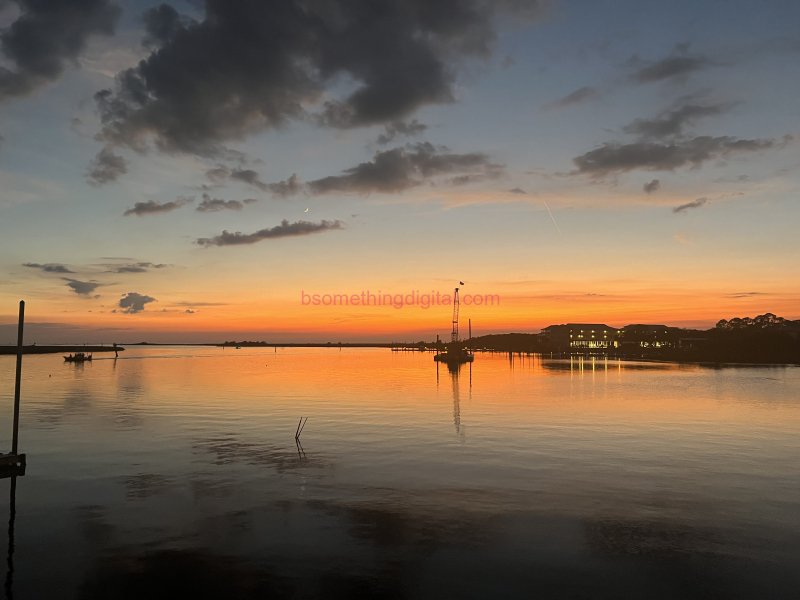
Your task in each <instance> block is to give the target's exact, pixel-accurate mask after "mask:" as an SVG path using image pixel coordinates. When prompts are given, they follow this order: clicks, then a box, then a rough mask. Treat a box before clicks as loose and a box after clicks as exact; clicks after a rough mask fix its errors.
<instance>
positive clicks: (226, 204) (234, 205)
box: [195, 194, 244, 212]
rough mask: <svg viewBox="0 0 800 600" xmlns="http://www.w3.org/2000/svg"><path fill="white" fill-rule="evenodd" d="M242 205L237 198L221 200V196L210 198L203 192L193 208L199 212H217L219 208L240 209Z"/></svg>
mask: <svg viewBox="0 0 800 600" xmlns="http://www.w3.org/2000/svg"><path fill="white" fill-rule="evenodd" d="M242 206H244V205H243V204H242V203H241V202H240V201H239V200H223V199H222V198H212V197H211V196H209V195H208V194H203V201H202V202H201V203H200V204H199V205H198V206H197V208H196V209H195V210H197V211H199V212H218V211H221V210H242Z"/></svg>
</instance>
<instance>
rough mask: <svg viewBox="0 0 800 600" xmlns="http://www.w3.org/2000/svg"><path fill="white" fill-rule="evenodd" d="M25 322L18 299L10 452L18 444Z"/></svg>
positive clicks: (21, 304) (22, 302) (14, 450)
mask: <svg viewBox="0 0 800 600" xmlns="http://www.w3.org/2000/svg"><path fill="white" fill-rule="evenodd" d="M24 324H25V301H24V300H20V301H19V325H18V327H17V376H16V380H15V382H14V433H13V436H12V438H11V454H16V453H17V448H18V445H19V393H20V387H21V383H22V330H23V327H24Z"/></svg>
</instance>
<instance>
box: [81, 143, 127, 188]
mask: <svg viewBox="0 0 800 600" xmlns="http://www.w3.org/2000/svg"><path fill="white" fill-rule="evenodd" d="M127 172H128V166H127V164H126V163H125V159H124V158H122V157H121V156H119V155H118V154H114V152H113V151H112V150H111V149H110V148H108V147H106V148H103V149H102V150H101V151H100V152H98V153H97V156H95V157H94V161H93V162H92V164H91V165H89V169H88V171H87V172H86V178H87V179H88V180H89V183H91V184H92V185H102V184H104V183H108V182H110V181H116V180H117V178H119V177H120V175H124V174H125V173H127Z"/></svg>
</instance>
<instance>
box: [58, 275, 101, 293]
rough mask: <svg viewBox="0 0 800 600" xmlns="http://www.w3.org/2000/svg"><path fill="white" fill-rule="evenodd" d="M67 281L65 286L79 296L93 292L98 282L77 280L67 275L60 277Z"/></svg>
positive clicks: (98, 285)
mask: <svg viewBox="0 0 800 600" xmlns="http://www.w3.org/2000/svg"><path fill="white" fill-rule="evenodd" d="M62 279H63V280H64V281H66V282H67V286H68V287H69V288H70V289H71V290H72V291H73V292H75V293H76V294H78V295H79V296H89V295H90V294H91V293H92V292H94V291H95V290H96V289H97V288H98V287H100V284H99V283H97V282H96V281H78V280H77V279H70V278H69V277H62Z"/></svg>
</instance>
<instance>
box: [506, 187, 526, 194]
mask: <svg viewBox="0 0 800 600" xmlns="http://www.w3.org/2000/svg"><path fill="white" fill-rule="evenodd" d="M508 192H509V193H510V194H527V193H528V192H526V191H525V190H523V189H522V188H518V187H515V188H511V189H510V190H508Z"/></svg>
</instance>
